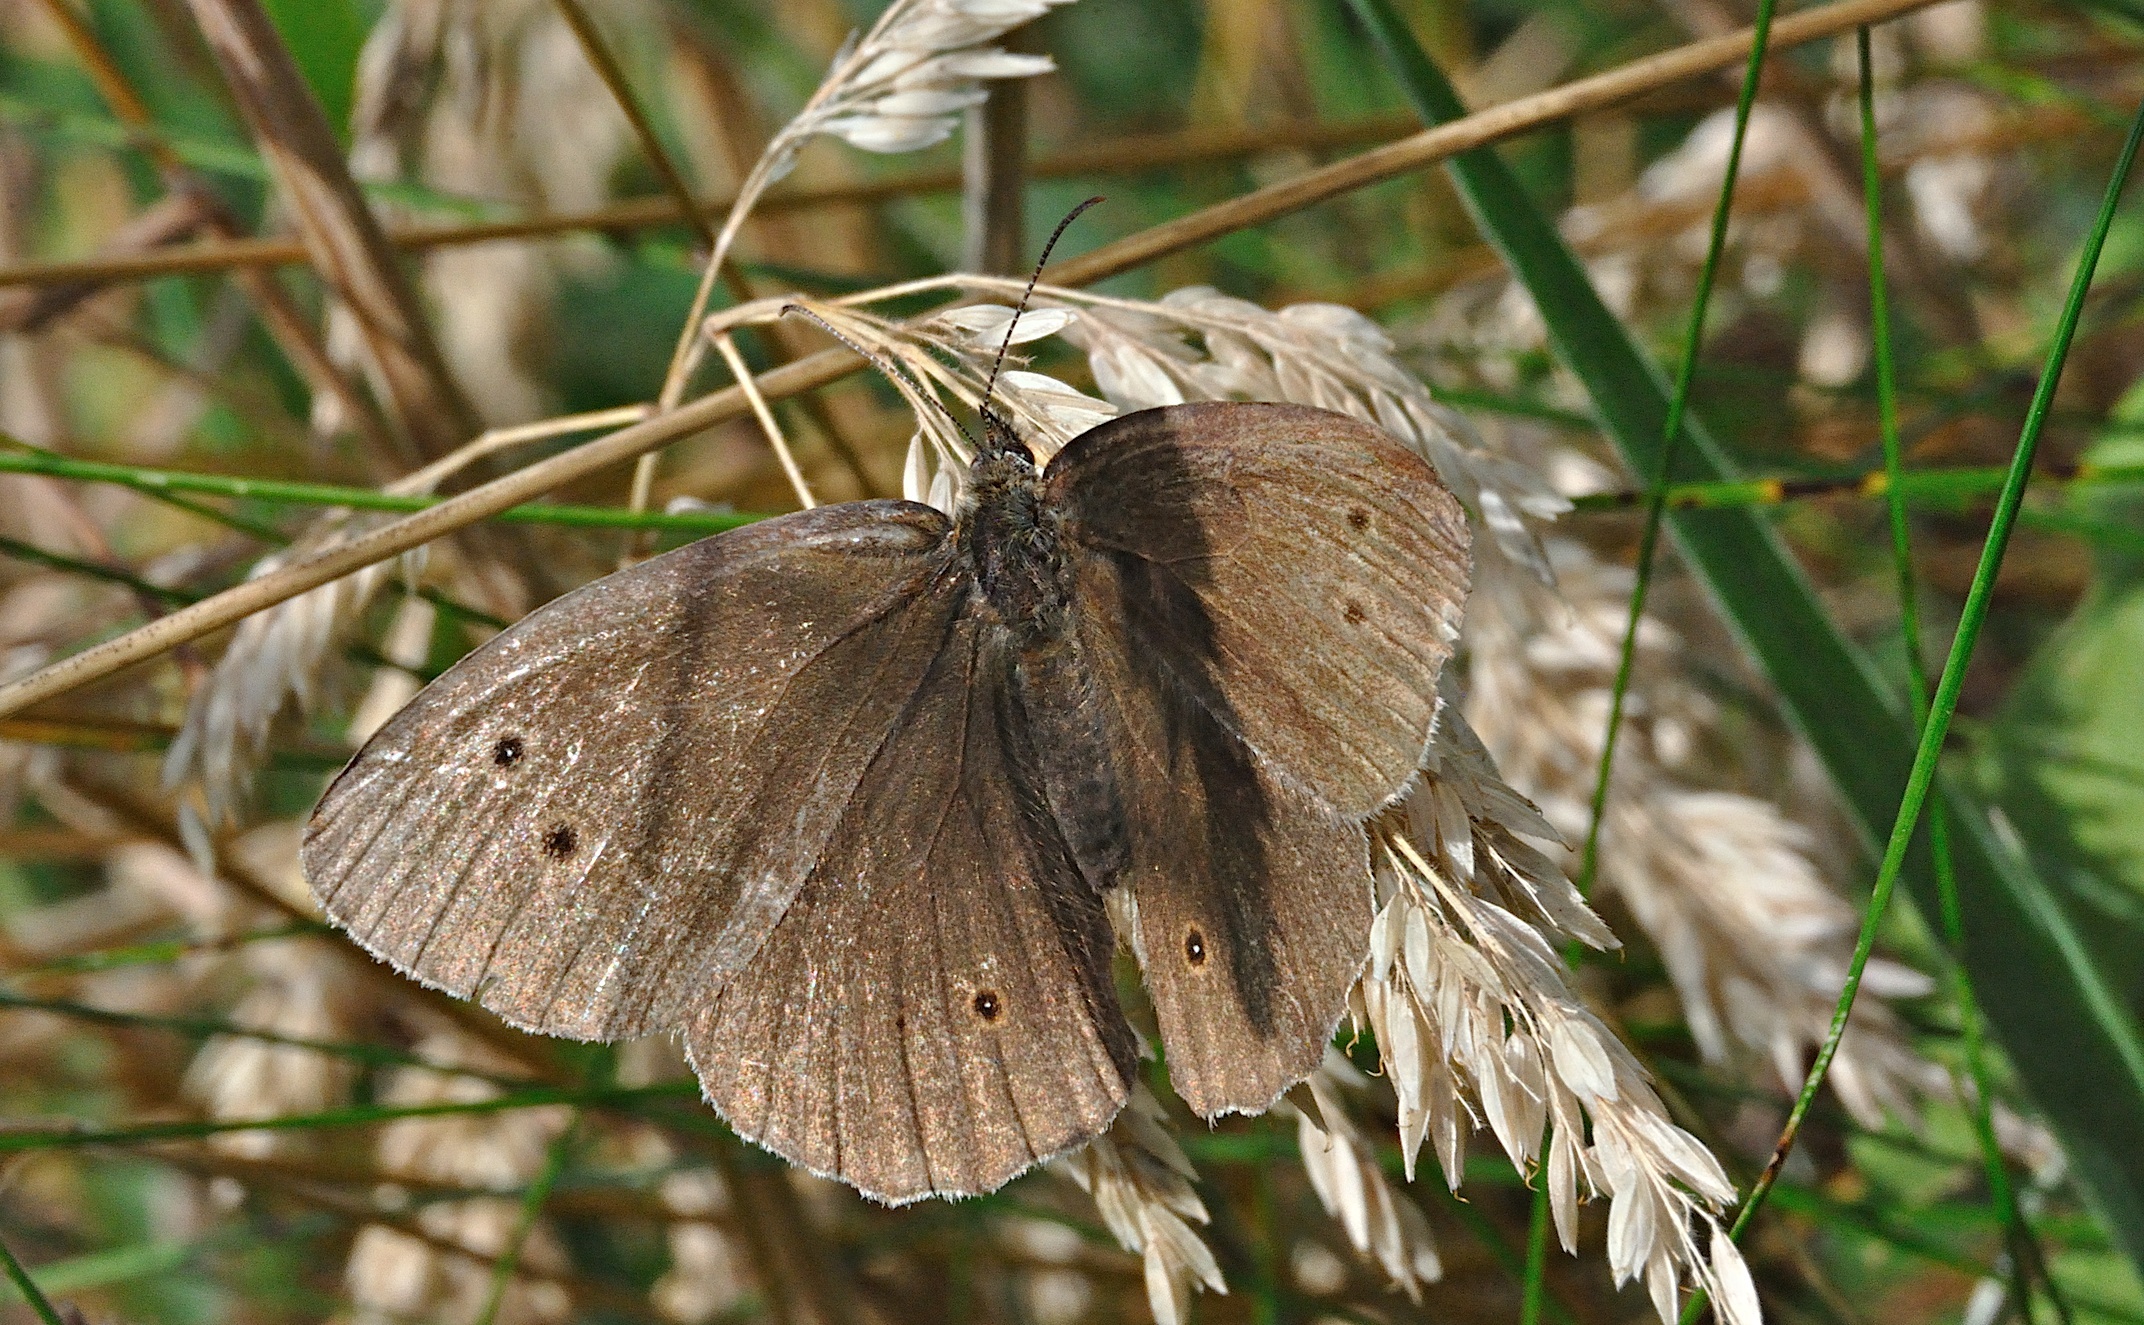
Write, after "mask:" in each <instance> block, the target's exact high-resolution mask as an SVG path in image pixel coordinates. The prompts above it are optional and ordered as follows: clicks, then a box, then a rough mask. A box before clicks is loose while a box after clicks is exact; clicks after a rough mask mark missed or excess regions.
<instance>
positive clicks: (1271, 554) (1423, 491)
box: [1046, 404, 1468, 820]
mask: <svg viewBox="0 0 2144 1325" xmlns="http://www.w3.org/2000/svg"><path fill="white" fill-rule="evenodd" d="M1046 478H1047V481H1048V484H1049V500H1050V501H1051V502H1052V504H1054V505H1055V506H1057V507H1058V508H1059V509H1061V510H1063V511H1064V512H1065V513H1066V515H1067V518H1068V532H1069V534H1070V537H1071V539H1072V541H1073V542H1074V544H1075V545H1076V546H1077V548H1078V549H1079V550H1080V552H1081V553H1082V554H1083V555H1085V556H1086V557H1089V558H1100V559H1102V560H1104V561H1106V562H1108V563H1110V565H1111V567H1112V568H1113V570H1114V572H1115V573H1114V575H1113V576H1112V577H1111V578H1110V581H1109V583H1108V584H1107V585H1106V586H1104V588H1103V592H1104V593H1106V594H1107V595H1108V596H1109V597H1110V598H1113V599H1114V601H1104V600H1103V599H1101V598H1097V597H1096V596H1095V595H1094V594H1092V593H1090V594H1087V595H1086V596H1085V597H1083V599H1082V601H1081V602H1080V603H1079V605H1078V611H1079V612H1080V613H1081V615H1082V616H1083V617H1086V616H1090V615H1092V614H1094V613H1096V612H1101V613H1106V614H1108V615H1109V616H1110V617H1112V618H1113V619H1115V620H1119V621H1121V623H1122V626H1123V628H1124V629H1125V631H1126V632H1127V634H1128V637H1129V638H1130V639H1131V640H1132V641H1133V645H1134V648H1135V650H1136V651H1139V652H1141V653H1143V654H1148V655H1151V657H1152V659H1153V662H1154V664H1155V666H1156V667H1158V668H1159V669H1160V671H1161V672H1162V673H1164V674H1166V675H1167V676H1169V677H1170V678H1172V681H1173V683H1174V684H1176V685H1178V686H1180V687H1182V689H1183V691H1184V693H1185V694H1186V695H1188V696H1189V697H1190V698H1191V699H1192V700H1193V701H1194V702H1195V703H1196V704H1197V705H1198V706H1199V707H1200V708H1202V709H1203V710H1205V712H1206V713H1207V714H1208V715H1209V716H1210V717H1211V718H1212V719H1213V720H1214V721H1215V722H1218V723H1219V724H1221V726H1223V727H1224V728H1226V729H1227V730H1228V731H1230V732H1232V733H1233V734H1235V735H1236V736H1237V737H1238V738H1240V739H1241V740H1242V741H1243V743H1244V744H1245V745H1247V746H1248V747H1249V748H1250V749H1251V750H1252V751H1253V752H1254V753H1255V754H1257V755H1258V756H1259V757H1260V758H1261V759H1262V760H1263V761H1265V762H1266V764H1267V765H1268V766H1269V768H1270V770H1271V771H1272V772H1273V773H1275V774H1277V776H1278V777H1279V778H1280V779H1282V780H1283V781H1286V782H1289V783H1292V784H1294V785H1295V786H1296V787H1297V788H1299V789H1301V790H1304V791H1307V792H1309V793H1310V794H1311V795H1313V796H1315V797H1317V798H1318V799H1319V800H1321V801H1323V802H1324V803H1325V804H1326V805H1328V806H1329V807H1331V808H1332V809H1333V810H1334V811H1336V812H1337V813H1339V814H1340V815H1342V816H1343V817H1347V818H1353V819H1357V820H1360V819H1364V818H1367V817H1368V816H1369V815H1370V814H1372V813H1373V812H1375V811H1376V810H1377V809H1379V808H1380V807H1382V806H1383V805H1385V804H1387V803H1388V802H1390V801H1391V800H1392V799H1393V798H1394V797H1395V796H1396V795H1398V793H1399V792H1400V790H1401V789H1402V788H1403V787H1404V786H1405V785H1406V784H1407V782H1408V781H1409V779H1411V778H1412V777H1413V776H1414V772H1415V770H1416V768H1418V767H1419V766H1420V764H1421V761H1422V757H1423V755H1424V753H1425V752H1426V751H1427V749H1428V745H1429V732H1430V724H1431V722H1432V720H1433V718H1434V716H1435V713H1436V680H1437V672H1438V670H1439V669H1440V668H1441V667H1442V666H1443V665H1444V661H1445V659H1446V658H1448V657H1450V656H1451V651H1452V645H1453V641H1454V640H1455V639H1456V637H1457V633H1458V625H1459V617H1460V609H1461V606H1462V605H1463V603H1464V601H1465V598H1466V589H1467V579H1468V557H1467V549H1468V538H1467V526H1466V520H1465V517H1464V514H1463V513H1462V512H1461V510H1460V508H1459V503H1458V502H1457V501H1456V500H1455V499H1454V498H1453V497H1452V495H1451V493H1450V492H1449V491H1447V490H1446V489H1445V487H1444V485H1443V484H1442V483H1440V482H1439V481H1438V480H1437V477H1436V474H1435V473H1434V472H1433V471H1432V470H1431V469H1430V468H1429V466H1428V464H1427V463H1425V462H1424V461H1423V460H1422V459H1421V457H1419V456H1417V455H1415V454H1414V453H1413V452H1412V451H1409V450H1407V449H1406V448H1405V447H1403V446H1401V445H1400V444H1399V443H1397V442H1395V441H1393V440H1392V439H1391V438H1390V437H1389V436H1387V435H1386V434H1385V433H1384V432H1382V431H1380V430H1379V429H1377V428H1373V427H1371V426H1370V425H1368V424H1366V423H1362V422H1360V421H1358V420H1356V419H1352V418H1349V417H1347V416H1346V415H1342V414H1335V413H1331V412H1329V411H1326V410H1318V409H1309V408H1306V407H1303V406H1296V405H1250V404H1194V405H1176V406H1171V407H1169V408H1166V409H1153V410H1142V411H1140V412H1138V413H1135V414H1128V415H1125V416H1123V417H1121V418H1118V419H1113V420H1111V421H1110V422H1108V423H1105V424H1102V425H1101V426H1100V427H1097V428H1094V429H1092V430H1090V431H1088V432H1086V433H1084V434H1082V435H1081V436H1079V437H1077V438H1075V439H1074V440H1073V441H1072V443H1071V444H1070V445H1068V446H1067V447H1065V449H1064V450H1063V451H1062V452H1060V453H1059V454H1058V455H1057V457H1056V458H1055V459H1054V460H1052V461H1051V463H1050V466H1049V469H1048V470H1047V472H1046Z"/></svg>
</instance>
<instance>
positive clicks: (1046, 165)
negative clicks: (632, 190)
mask: <svg viewBox="0 0 2144 1325" xmlns="http://www.w3.org/2000/svg"><path fill="white" fill-rule="evenodd" d="M1417 124H1418V121H1416V120H1414V119H1412V118H1411V117H1406V116H1379V117H1377V118H1374V119H1362V120H1355V121H1349V122H1343V123H1339V124H1319V123H1315V122H1306V123H1299V124H1283V125H1276V126H1273V127H1270V128H1261V129H1256V130H1252V129H1195V130H1190V131H1187V132H1184V133H1172V134H1139V135H1133V136H1130V137H1127V138H1122V139H1117V140H1115V141H1112V142H1109V143H1104V144H1098V145H1096V146H1093V147H1086V148H1077V149H1073V150H1070V151H1065V152H1059V153H1054V154H1052V155H1050V156H1046V157H1040V158H1037V159H1036V160H1035V161H1033V162H1032V163H1030V164H1029V167H1028V170H1027V173H1028V174H1029V175H1030V176H1032V177H1033V178H1036V179H1064V178H1070V177H1077V176H1089V175H1116V174H1135V173H1138V172H1141V171H1152V170H1161V169H1166V168H1169V167H1172V166H1186V165H1199V164H1203V163H1210V162H1217V161H1228V160H1235V159H1238V158H1242V157H1252V156H1258V155H1261V154H1264V153H1269V152H1277V151H1289V150H1316V149H1321V148H1323V149H1330V148H1342V147H1360V146H1363V145H1364V144H1367V143H1382V142H1390V141H1391V140H1393V139H1395V138H1402V137H1405V136H1406V135H1407V134H1409V133H1411V132H1414V131H1415V129H1416V126H1417ZM963 182H964V177H963V175H962V172H960V171H958V170H926V171H918V172H915V173H913V174H904V175H894V176H890V177H888V178H885V179H871V180H856V181H850V182H844V183H838V184H818V185H791V186H785V187H782V188H778V189H773V190H769V191H768V193H767V196H766V197H764V198H762V199H760V201H759V205H758V207H757V208H756V209H755V210H756V211H758V212H759V213H761V214H766V213H772V212H788V211H803V210H809V209H813V208H820V207H834V206H856V205H864V204H869V203H875V202H884V201H887V200H888V199H892V198H902V197H908V196H910V195H914V194H923V193H946V192H950V191H954V190H957V189H959V188H960V187H961V186H962V184H963ZM735 201H736V195H735V194H734V193H731V194H727V195H724V196H722V197H718V198H713V199H710V200H709V201H708V202H706V203H703V204H701V206H700V213H699V217H698V218H694V219H693V220H692V223H693V224H694V225H696V226H697V225H702V224H704V222H705V221H706V220H707V219H708V218H710V217H713V216H719V215H721V214H722V213H723V212H725V211H727V210H728V209H729V207H730V206H731V205H732V204H733V203H734V202H735ZM687 219H688V218H686V217H684V216H681V215H680V214H679V212H678V209H677V204H676V202H675V201H674V200H673V199H671V198H670V197H669V196H668V195H661V196H654V197H641V198H629V199H625V200H623V201H620V202H614V203H609V204H607V205H605V206H602V207H598V208H594V209H592V210H589V211H584V212H562V213H557V214H552V215H544V216H528V217H516V218H513V219H510V220H499V221H475V222H454V223H449V224H429V225H407V226H400V227H395V228H391V229H389V230H388V231H387V232H386V234H387V241H388V242H389V243H391V244H393V245H395V246H396V247H398V248H403V249H411V250H417V251H429V250H431V249H435V248H454V247H459V246H461V245H465V244H488V243H492V242H495V241H497V240H502V239H544V238H549V237H551V236H554V235H560V234H570V233H573V232H575V231H601V232H604V233H613V234H615V233H626V232H631V231H639V230H648V229H654V228H657V227H661V226H669V225H676V224H678V223H680V222H681V221H686V220H687ZM305 260H306V255H305V246H304V245H303V244H301V243H299V242H298V241H296V240H293V239H280V238H269V237H265V236H256V237H247V238H244V239H235V240H223V241H220V242H216V243H205V244H195V245H191V246H188V247H185V248H176V249H167V250H163V251H160V252H155V253H142V254H134V255H127V256H118V255H110V256H100V257H92V258H79V259H68V260H59V261H51V262H26V263H22V264H19V265H16V266H11V267H4V268H0V289H4V288H7V287H11V286H18V285H54V284H60V283H64V282H73V281H79V282H84V283H90V284H100V285H101V284H106V283H109V282H113V281H128V280H146V279H150V278H153V277H157V276H174V275H184V274H187V273H191V272H202V271H222V270H226V269H228V268H232V267H273V266H291V265H297V264H302V263H304V262H305Z"/></svg>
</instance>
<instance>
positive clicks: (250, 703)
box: [163, 511, 423, 825]
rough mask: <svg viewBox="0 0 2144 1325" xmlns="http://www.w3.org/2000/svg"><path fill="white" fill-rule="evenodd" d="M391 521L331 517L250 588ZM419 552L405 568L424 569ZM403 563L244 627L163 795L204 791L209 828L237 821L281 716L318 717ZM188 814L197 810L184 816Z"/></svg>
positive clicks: (183, 741) (175, 755)
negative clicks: (341, 659) (288, 709)
mask: <svg viewBox="0 0 2144 1325" xmlns="http://www.w3.org/2000/svg"><path fill="white" fill-rule="evenodd" d="M389 518H390V517H388V516H386V515H384V514H379V513H352V512H347V511H343V512H332V513H330V514H329V515H326V516H323V517H322V518H321V519H319V520H318V521H316V522H314V524H313V526H312V528H311V529H309V530H308V531H307V532H306V533H305V534H304V535H303V536H301V537H300V538H298V539H297V540H296V541H295V542H293V543H292V544H291V545H290V546H289V547H287V548H284V549H282V550H281V551H278V552H273V553H270V554H269V555H268V556H265V557H263V558H261V559H260V561H258V562H256V563H255V564H254V566H253V569H252V571H251V573H250V575H249V578H258V577H259V576H262V575H266V574H269V573H270V572H272V571H275V570H278V569H280V568H281V567H283V566H286V565H288V564H290V563H291V562H293V561H296V560H300V559H302V558H304V557H307V556H311V555H313V554H315V553H318V552H322V551H326V550H327V549H330V548H333V547H336V546H339V545H341V544H343V543H346V542H348V541H349V540H351V539H353V538H356V537H358V536H359V535H361V534H363V533H364V532H365V531H366V530H369V529H372V528H375V527H377V526H378V525H381V524H384V523H386V522H387V520H388V519H389ZM422 557H423V553H422V551H421V550H420V551H419V552H417V553H414V554H412V555H411V557H410V558H409V559H408V561H409V562H410V563H411V564H413V565H421V564H422ZM396 565H397V563H396V562H381V563H378V564H376V565H372V566H367V567H366V568H365V569H363V570H361V571H358V572H356V573H355V574H352V575H348V576H345V577H344V578H342V579H339V580H333V581H330V582H329V583H327V584H324V585H322V586H320V587H319V588H318V589H315V590H313V591H311V592H310V593H304V594H300V595H298V596H297V597H295V598H292V599H291V600H290V601H288V602H285V603H280V604H278V605H276V606H275V607H272V608H269V609H268V610H267V611H265V612H256V613H255V614H253V615H252V616H249V617H247V618H246V619H245V620H244V621H243V622H241V623H240V624H239V627H238V630H237V632H236V633H235V634H234V635H233V636H232V637H231V642H230V643H229V644H228V645H226V646H225V648H224V651H223V656H222V657H220V658H219V659H217V661H216V666H215V667H214V669H213V670H211V672H210V673H209V675H208V678H207V679H206V680H205V681H203V682H202V684H201V685H199V686H198V687H196V688H195V690H194V692H193V694H192V696H191V697H190V698H189V699H188V701H187V705H186V717H185V720H184V721H183V722H182V723H181V724H180V727H179V734H178V737H177V739H175V740H173V741H172V743H171V748H170V749H169V750H168V751H166V752H165V755H164V774H163V776H164V786H165V789H166V790H175V789H177V788H179V787H181V786H182V785H185V784H188V783H197V784H198V785H199V787H200V789H201V795H202V798H203V805H204V810H203V817H204V818H205V819H206V821H207V823H209V824H211V825H214V824H222V823H224V822H227V821H228V820H230V819H231V818H232V817H233V816H234V814H235V812H236V811H237V809H238V806H239V804H240V803H241V801H242V800H243V799H244V797H245V795H246V793H247V792H248V791H249V790H250V789H251V788H252V785H253V774H254V771H255V770H256V768H257V767H258V766H259V764H260V760H261V757H262V755H263V753H264V751H265V750H266V748H267V743H268V733H269V729H270V726H271V724H272V723H273V722H274V721H275V718H276V715H277V714H279V713H281V712H282V711H283V709H284V706H285V705H286V704H287V703H290V702H292V701H293V700H294V701H295V702H296V703H297V705H298V706H299V708H300V709H311V708H312V707H313V706H314V704H315V703H316V702H317V701H318V700H319V699H320V698H321V690H322V686H323V684H324V682H323V673H324V671H325V669H326V667H327V665H328V663H329V661H330V658H331V654H332V651H333V650H334V649H335V648H336V647H337V646H338V645H339V644H340V643H341V641H342V640H343V638H344V637H345V633H346V632H347V630H348V628H349V627H350V626H351V624H352V623H354V622H355V620H356V618H357V616H358V614H360V613H361V612H363V611H364V610H365V607H366V605H367V604H369V603H370V602H371V601H372V597H373V595H374V594H376V593H377V592H379V590H380V589H381V588H382V587H383V586H384V585H385V584H386V583H387V581H388V577H389V576H390V575H392V574H393V573H394V571H395V567H396ZM186 808H187V809H188V811H189V812H191V811H192V808H193V807H192V806H191V805H189V806H187V807H186Z"/></svg>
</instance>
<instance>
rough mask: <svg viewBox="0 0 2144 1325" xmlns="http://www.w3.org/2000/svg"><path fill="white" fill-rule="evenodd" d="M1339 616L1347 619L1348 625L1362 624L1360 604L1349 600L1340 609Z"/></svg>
mask: <svg viewBox="0 0 2144 1325" xmlns="http://www.w3.org/2000/svg"><path fill="white" fill-rule="evenodd" d="M1340 615H1341V616H1343V617H1345V618H1347V623H1348V624H1349V625H1351V626H1359V625H1361V624H1362V621H1363V615H1364V614H1363V610H1362V604H1361V603H1358V602H1356V601H1355V600H1354V599H1352V598H1350V599H1348V600H1347V603H1346V605H1345V606H1343V607H1342V608H1341V609H1340Z"/></svg>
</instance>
